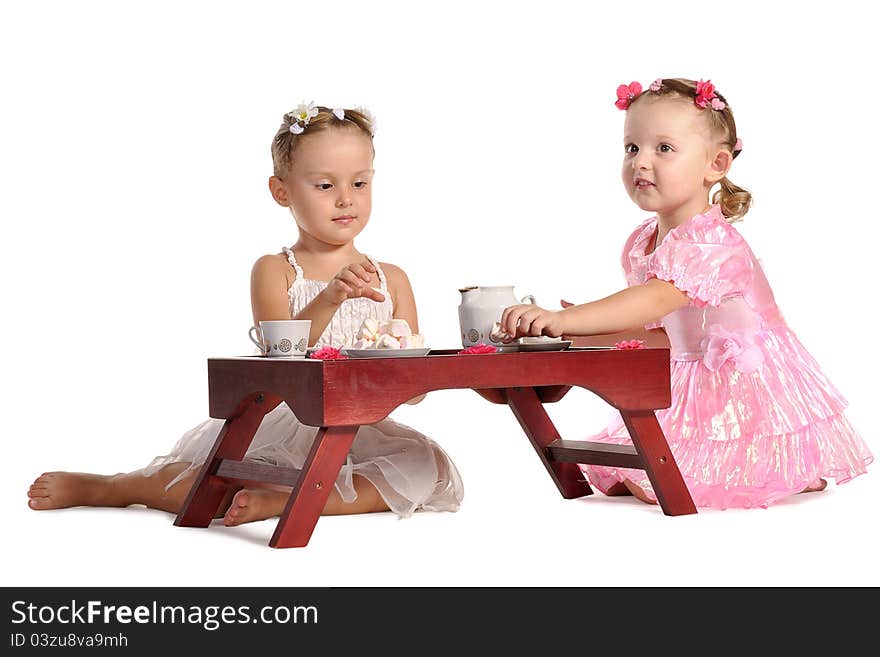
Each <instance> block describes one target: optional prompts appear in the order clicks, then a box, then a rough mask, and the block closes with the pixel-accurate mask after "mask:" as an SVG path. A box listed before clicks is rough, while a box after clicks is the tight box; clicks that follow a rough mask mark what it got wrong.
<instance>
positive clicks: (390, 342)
mask: <svg viewBox="0 0 880 657" xmlns="http://www.w3.org/2000/svg"><path fill="white" fill-rule="evenodd" d="M424 347H425V338H424V336H422V335H420V334H418V333H413V332H412V329H411V328H410V325H409V323H408V322H407V321H406V320H405V319H391V320H376V319H373V318H372V317H368V318H366V319H365V320H364V321H363V323H362V324H361V327H360V329H359V330H358V333H357V340H356V341H355V343H354V344H353V345H352V348H353V349H420V348H421V349H423V348H424Z"/></svg>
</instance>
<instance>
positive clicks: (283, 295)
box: [251, 255, 385, 345]
mask: <svg viewBox="0 0 880 657" xmlns="http://www.w3.org/2000/svg"><path fill="white" fill-rule="evenodd" d="M290 273H291V270H290V265H289V264H288V263H287V261H286V260H285V259H283V258H281V257H279V256H272V255H267V256H263V257H262V258H260V259H259V260H257V262H256V263H254V267H253V270H252V271H251V310H252V312H253V315H254V322H255V323H257V324H258V323H259V322H260V321H261V320H263V321H265V320H273V319H310V320H312V325H311V327H310V329H309V345H314V344H315V343H316V342H317V341H318V339H319V338H320V337H321V334H322V333H324V330H325V329H326V328H327V325H328V324H329V323H330V320H331V319H333V315H334V314H335V313H336V311H337V310H338V309H339V306H340V304H342V302H343V301H345V300H346V299H350V298H355V297H367V298H369V299H373V300H374V301H383V300H384V299H385V297H384V296H383V295H382V294H381V293H380V292H379V291H377V290H375V289H373V288H372V287H371V285H373V278H372V277H373V276H374V275H375V274H376V268H375V267H374V266H373V265H372V263H370V262H369V261H368V260H365V261H363V262H360V263H355V264H351V265H348V266H347V267H345V268H343V269H342V270H341V271H340V272H339V273H338V274H336V276H334V277H333V280H331V281H330V282H329V283H327V287H326V288H324V289H323V290H322V291H321V293H320V294H318V295H317V296H316V297H315V298H314V299H313V300H312V301H311V303H309V304H308V305H307V306H306V307H305V308H303V309H302V310H301V311H300V312H298V313H297V314H296V317H291V316H290V298H289V296H288V289H289V288H290V284H291V283H292V281H290V280H289V279H288V275H289V274H290Z"/></svg>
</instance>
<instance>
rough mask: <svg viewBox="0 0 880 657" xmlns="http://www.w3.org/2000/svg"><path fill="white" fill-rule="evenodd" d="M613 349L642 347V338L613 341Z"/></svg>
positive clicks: (643, 346) (643, 342)
mask: <svg viewBox="0 0 880 657" xmlns="http://www.w3.org/2000/svg"><path fill="white" fill-rule="evenodd" d="M614 348H615V349H644V348H645V341H644V340H621V341H620V342H615V343H614Z"/></svg>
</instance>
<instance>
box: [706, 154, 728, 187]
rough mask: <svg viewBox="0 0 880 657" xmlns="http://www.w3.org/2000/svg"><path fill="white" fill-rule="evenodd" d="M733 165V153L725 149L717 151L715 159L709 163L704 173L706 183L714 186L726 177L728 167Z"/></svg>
mask: <svg viewBox="0 0 880 657" xmlns="http://www.w3.org/2000/svg"><path fill="white" fill-rule="evenodd" d="M731 164H733V153H731V152H730V151H729V150H727V149H726V148H722V149H719V150H718V151H717V152H716V153H715V159H713V160H712V162H710V163H709V167H708V171H707V173H706V182H708V183H710V186H711V185H714V184H715V183H717V182H718V181H720V180H721V179H722V178H724V177H725V176H726V175H727V172H728V171H730V165H731Z"/></svg>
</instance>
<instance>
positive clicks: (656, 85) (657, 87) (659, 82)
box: [648, 78, 663, 93]
mask: <svg viewBox="0 0 880 657" xmlns="http://www.w3.org/2000/svg"><path fill="white" fill-rule="evenodd" d="M662 86H663V78H657V79H656V80H654V81H653V82H652V83H651V86H650V87H648V89H650V90H651V91H653V92H654V93H656V92H658V91H660V88H661V87H662Z"/></svg>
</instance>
